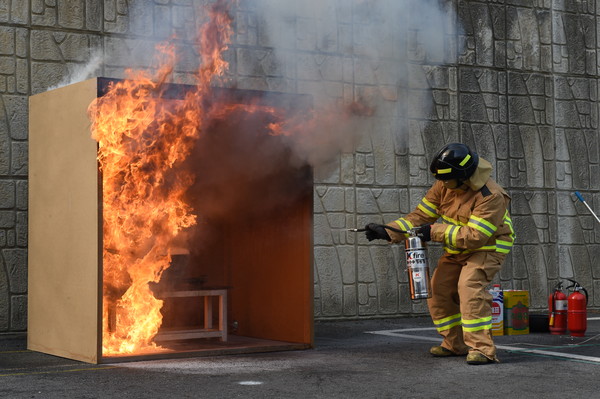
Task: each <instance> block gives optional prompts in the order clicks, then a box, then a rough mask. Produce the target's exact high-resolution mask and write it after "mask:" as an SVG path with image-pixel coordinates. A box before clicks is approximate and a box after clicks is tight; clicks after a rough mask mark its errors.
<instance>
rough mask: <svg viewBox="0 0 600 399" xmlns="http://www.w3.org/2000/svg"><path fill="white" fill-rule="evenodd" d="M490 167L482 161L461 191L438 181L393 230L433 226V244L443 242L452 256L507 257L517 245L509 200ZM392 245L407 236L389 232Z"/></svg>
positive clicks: (391, 224)
mask: <svg viewBox="0 0 600 399" xmlns="http://www.w3.org/2000/svg"><path fill="white" fill-rule="evenodd" d="M491 172H492V166H491V164H490V163H489V162H488V161H486V160H485V159H483V158H481V159H480V161H479V166H478V167H477V170H476V171H475V173H474V174H473V175H472V176H471V177H470V178H469V180H467V181H466V182H465V185H464V186H463V187H462V188H458V189H449V188H446V187H444V184H443V182H441V181H439V180H438V181H436V182H435V184H434V185H433V186H432V187H431V188H430V189H429V191H428V192H427V194H426V195H425V197H424V198H423V199H422V200H421V202H420V203H419V205H418V206H417V207H416V209H415V210H414V211H413V212H411V213H409V214H408V215H406V216H405V217H403V218H400V219H398V220H396V221H395V222H392V223H389V225H390V226H392V227H395V228H398V227H399V228H400V229H401V230H409V229H411V228H413V227H416V226H421V225H424V224H429V223H433V222H435V221H436V220H438V219H440V218H441V219H442V223H436V224H433V225H432V226H431V239H432V241H437V242H442V243H443V245H444V250H445V251H446V252H448V253H451V254H465V253H470V252H477V251H494V252H500V253H504V254H507V253H509V252H510V249H511V247H512V245H513V242H514V230H513V226H512V221H511V219H510V215H509V213H508V205H509V203H510V197H509V196H508V194H507V193H506V191H504V189H503V188H502V187H500V186H499V185H498V184H497V183H496V182H495V181H494V180H493V179H491V178H490V175H491ZM388 233H389V235H390V238H391V239H392V242H401V241H403V240H404V239H405V236H404V235H403V234H400V233H395V232H392V231H389V230H388Z"/></svg>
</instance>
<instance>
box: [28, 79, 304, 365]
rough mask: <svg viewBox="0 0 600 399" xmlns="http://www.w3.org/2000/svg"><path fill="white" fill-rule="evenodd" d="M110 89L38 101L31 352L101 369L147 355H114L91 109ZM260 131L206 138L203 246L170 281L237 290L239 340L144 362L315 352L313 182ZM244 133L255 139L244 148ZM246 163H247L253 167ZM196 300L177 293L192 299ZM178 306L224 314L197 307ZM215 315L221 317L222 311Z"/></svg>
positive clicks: (232, 337) (199, 243) (231, 306)
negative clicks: (105, 346) (105, 316)
mask: <svg viewBox="0 0 600 399" xmlns="http://www.w3.org/2000/svg"><path fill="white" fill-rule="evenodd" d="M109 81H110V80H109V79H105V78H96V79H91V80H87V81H84V82H80V83H77V84H73V85H69V86H66V87H63V88H59V89H56V90H52V91H48V92H45V93H41V94H37V95H34V96H32V97H30V103H29V106H30V110H29V129H30V130H29V157H30V161H29V260H28V262H29V263H28V267H29V270H28V278H29V283H28V284H29V299H28V301H29V302H28V342H27V345H28V349H31V350H35V351H40V352H44V353H48V354H52V355H57V356H61V357H66V358H70V359H75V360H80V361H84V362H90V363H101V362H107V361H111V362H113V361H122V360H131V359H137V358H138V357H137V356H135V355H134V356H126V357H115V356H110V357H109V356H103V355H102V328H101V326H102V301H103V299H102V286H103V280H102V278H103V277H102V275H103V273H102V229H103V228H106V226H103V219H102V188H101V181H102V179H101V175H100V172H99V168H98V163H97V143H96V142H95V141H94V140H93V139H92V137H91V132H90V124H91V123H90V120H89V119H88V115H87V107H88V106H89V104H90V103H91V102H92V100H93V99H94V98H96V97H97V96H101V95H102V94H103V93H104V92H105V90H106V87H107V84H108V82H109ZM184 91H185V86H177V85H173V90H172V95H173V96H174V98H176V97H177V95H178V94H177V93H179V92H184ZM215 93H216V94H215V101H229V102H231V101H233V102H236V101H237V102H240V103H243V102H245V101H248V100H249V99H252V101H258V102H261V101H264V102H268V103H270V104H272V105H274V106H278V107H286V106H289V105H290V104H296V103H302V104H304V106H306V104H308V103H310V101H309V99H307V98H304V97H303V96H295V95H289V94H282V93H269V94H268V95H266V96H265V95H264V94H265V93H261V92H252V91H243V90H226V89H219V90H218V91H216V92H215ZM225 99H226V100H225ZM253 123H258V124H259V123H260V121H256V120H254V121H253V120H250V121H248V120H247V119H244V118H241V119H240V120H239V121H237V122H226V123H224V122H222V121H221V122H218V123H215V124H214V126H212V127H211V131H213V130H214V132H218V134H216V133H215V134H207V135H205V136H204V137H202V138H201V139H200V140H199V144H198V148H197V150H195V151H194V153H193V154H192V157H195V158H194V159H193V160H191V161H190V162H193V165H192V166H193V167H194V168H196V169H197V170H198V171H199V174H198V178H197V181H198V183H197V184H195V185H194V187H192V189H191V190H190V193H189V196H190V201H191V203H192V205H193V207H194V209H196V210H197V212H198V213H199V214H200V215H201V219H202V221H203V222H202V223H201V226H200V227H203V228H204V229H203V228H200V229H198V230H199V231H198V232H197V233H196V234H195V235H194V237H193V239H194V240H196V241H195V242H194V244H193V245H192V248H190V252H189V255H187V256H186V259H185V262H183V263H185V264H186V265H188V266H185V267H186V268H185V270H183V271H182V270H178V268H181V267H180V266H178V267H175V265H173V266H172V268H170V269H167V270H166V271H165V273H164V275H163V279H164V280H168V279H170V278H173V279H176V278H177V276H178V275H185V276H186V278H190V279H192V280H198V281H200V280H201V283H200V284H202V287H201V288H200V289H208V290H211V289H213V288H215V287H216V288H217V289H219V290H226V291H227V296H226V297H227V300H226V301H225V302H220V303H226V306H225V307H226V308H227V309H226V310H227V312H226V313H227V314H226V318H225V319H226V320H227V323H228V325H226V326H225V330H228V338H227V339H214V340H211V339H207V340H196V341H194V342H191V343H185V344H181V343H178V345H177V346H174V347H171V348H170V350H169V352H168V353H152V354H149V355H144V358H155V357H165V356H167V357H169V356H188V355H203V354H206V355H214V354H227V353H247V352H256V351H272V350H289V349H301V348H309V347H312V346H313V343H314V338H313V305H312V303H313V291H312V290H313V276H312V271H313V267H312V258H313V257H312V247H313V245H312V218H313V209H312V206H313V198H312V173H311V171H310V168H308V167H306V166H301V167H299V166H298V165H297V162H295V163H292V162H291V161H290V153H289V151H288V149H287V147H286V146H285V145H284V144H283V142H282V141H281V139H280V138H278V137H273V136H269V135H265V134H264V132H262V131H261V130H260V129H257V128H256V126H254V125H253ZM239 130H243V131H242V132H240V131H239ZM240 135H242V136H243V137H246V138H248V137H253V138H252V139H251V140H239V139H238V137H241V136H240ZM265 149H268V151H267V150H265ZM209 158H210V159H209ZM215 159H216V160H218V169H217V171H218V172H216V171H214V168H215ZM236 159H237V160H240V159H243V160H244V161H245V162H244V163H243V165H244V167H243V168H240V167H239V163H238V162H236V161H235V160H236ZM267 166H269V167H270V169H268V171H267V170H266V168H267ZM211 168H212V169H211ZM202 176H207V177H206V178H204V179H203V178H202ZM257 176H258V177H257ZM291 193H293V195H291ZM215 204H218V205H219V206H216V205H215ZM267 204H270V205H269V206H267ZM207 231H210V232H211V233H210V234H207ZM190 265H191V266H190ZM171 269H173V270H171ZM173 276H174V277H173ZM161 283H162V280H161V282H160V283H159V285H160V284H161ZM184 297H185V294H174V295H171V296H170V298H174V299H173V300H182V301H185V300H186V298H184ZM191 300H196V303H193V302H190V301H191ZM216 302H218V301H216ZM203 306H204V308H203ZM167 308H178V309H182V310H183V311H184V312H188V313H189V314H195V313H197V312H200V311H202V309H204V311H205V312H208V313H212V310H211V309H212V308H208V307H207V305H202V303H201V302H199V301H197V298H187V302H179V303H176V304H175V305H169V306H166V307H165V309H167ZM167 311H168V310H165V312H167ZM214 313H215V314H216V313H219V312H218V311H217V310H216V308H215V311H214ZM176 319H177V315H175V313H173V314H165V321H166V324H168V323H172V324H174V325H178V324H181V323H180V322H178V321H177V320H176ZM199 322H201V323H205V325H206V324H211V323H210V321H208V322H207V320H204V321H202V320H200V321H199ZM217 324H218V323H217ZM221 327H222V326H221ZM159 334H160V332H159ZM163 335H164V334H163ZM221 338H223V337H221Z"/></svg>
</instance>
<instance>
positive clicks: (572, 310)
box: [567, 279, 588, 337]
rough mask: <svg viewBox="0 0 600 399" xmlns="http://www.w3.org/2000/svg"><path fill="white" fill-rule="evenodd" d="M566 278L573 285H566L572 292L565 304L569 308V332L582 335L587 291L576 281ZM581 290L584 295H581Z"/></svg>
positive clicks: (573, 334)
mask: <svg viewBox="0 0 600 399" xmlns="http://www.w3.org/2000/svg"><path fill="white" fill-rule="evenodd" d="M567 280H569V281H570V282H572V283H573V285H570V286H569V287H567V289H569V288H573V293H571V295H569V298H568V305H567V306H568V309H569V310H568V317H567V325H568V326H569V333H570V334H571V336H572V337H584V336H585V330H586V329H587V304H588V293H587V290H586V289H585V288H583V287H582V286H581V284H579V283H578V282H577V281H573V280H570V279H567ZM581 291H583V292H584V293H585V295H583V294H582V293H581Z"/></svg>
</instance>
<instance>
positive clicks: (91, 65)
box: [48, 49, 104, 90]
mask: <svg viewBox="0 0 600 399" xmlns="http://www.w3.org/2000/svg"><path fill="white" fill-rule="evenodd" d="M103 61H104V57H103V54H102V50H101V49H97V50H95V51H93V52H92V53H91V55H90V59H89V61H88V62H87V63H85V64H71V65H69V73H68V74H67V75H66V76H65V77H63V80H61V81H60V82H59V83H58V84H56V85H55V86H52V87H50V88H48V90H54V89H58V88H59V87H63V86H68V85H70V84H73V83H78V82H81V81H83V80H87V79H91V78H93V77H96V76H98V75H99V72H100V70H101V68H102V64H103Z"/></svg>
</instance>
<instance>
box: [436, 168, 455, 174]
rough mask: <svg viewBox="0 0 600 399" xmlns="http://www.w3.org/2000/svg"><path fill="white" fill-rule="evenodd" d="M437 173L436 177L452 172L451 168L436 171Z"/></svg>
mask: <svg viewBox="0 0 600 399" xmlns="http://www.w3.org/2000/svg"><path fill="white" fill-rule="evenodd" d="M437 172H438V175H443V174H446V173H450V172H452V168H448V169H438V171H437Z"/></svg>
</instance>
